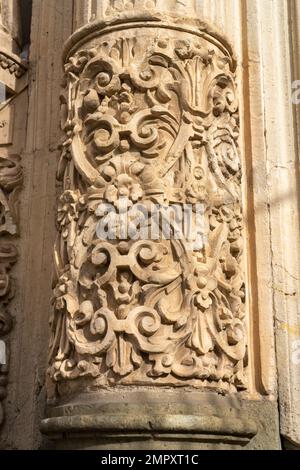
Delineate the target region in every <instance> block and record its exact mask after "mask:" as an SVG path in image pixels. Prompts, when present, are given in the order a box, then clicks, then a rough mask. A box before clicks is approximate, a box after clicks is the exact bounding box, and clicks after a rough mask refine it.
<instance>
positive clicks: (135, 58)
mask: <svg viewBox="0 0 300 470" xmlns="http://www.w3.org/2000/svg"><path fill="white" fill-rule="evenodd" d="M65 72H66V87H65V89H64V92H63V93H62V96H61V107H62V127H63V129H64V131H65V133H66V139H65V140H64V142H63V144H62V155H61V159H60V163H59V168H58V178H59V179H60V180H61V181H63V193H62V195H61V196H60V198H59V203H58V217H57V228H58V237H57V242H56V246H55V267H56V280H55V288H54V296H53V307H54V309H53V316H52V320H51V325H52V339H51V345H50V356H49V361H50V366H49V376H50V378H51V380H50V383H51V384H55V388H56V389H58V390H59V389H60V390H63V384H66V383H70V380H72V379H73V382H72V383H73V384H76V383H78V384H79V383H81V381H83V380H84V381H87V380H88V381H89V383H90V384H91V387H97V386H99V387H101V386H107V385H112V384H122V385H126V384H143V385H168V384H171V385H176V386H177V385H178V386H180V385H186V386H187V385H191V386H194V387H210V388H215V389H218V390H220V391H222V392H224V391H225V392H226V391H227V392H228V391H229V392H236V391H239V390H243V389H245V388H246V387H247V384H246V375H247V374H246V372H245V368H246V366H247V333H246V318H245V284H244V272H243V219H242V203H241V188H240V187H241V164H240V156H239V147H238V136H239V112H238V101H237V91H236V83H235V63H234V60H233V59H232V57H230V55H229V54H225V53H224V51H223V50H221V49H220V48H219V47H217V45H215V43H214V42H213V41H210V40H209V39H208V38H207V37H206V38H204V37H199V36H197V35H194V34H190V33H188V32H183V31H179V30H170V31H168V32H166V30H165V29H163V28H162V29H160V28H156V29H150V28H149V29H147V28H145V29H144V30H143V29H141V30H139V32H138V33H137V32H136V31H135V32H134V34H132V33H131V32H130V31H119V32H118V33H112V34H110V35H107V36H104V37H100V38H98V39H97V41H94V43H93V44H91V45H90V46H86V47H83V48H80V49H79V50H78V51H77V52H75V53H74V54H73V55H72V56H71V57H70V58H69V60H68V61H67V63H66V64H65ZM120 196H122V197H125V198H127V201H128V202H129V205H130V204H134V203H136V202H138V201H141V202H142V203H143V204H144V205H146V206H147V204H150V203H151V202H152V203H155V204H161V205H164V206H171V205H172V204H179V205H180V204H184V203H190V204H195V203H198V202H200V203H203V204H204V206H205V220H206V222H207V226H208V227H209V230H208V234H207V243H206V244H205V245H204V247H203V248H201V249H198V250H194V251H189V250H188V249H187V246H186V243H185V240H176V239H171V240H165V239H164V238H163V237H161V239H159V240H132V239H126V240H124V239H121V238H119V239H116V240H103V239H102V240H101V239H98V238H97V235H96V227H97V223H98V222H99V220H101V218H102V217H103V216H104V215H103V214H102V213H101V212H99V206H101V204H103V203H111V204H114V205H115V207H116V210H117V211H118V210H119V207H118V200H119V197H120ZM75 379H76V380H75ZM84 383H86V382H84Z"/></svg>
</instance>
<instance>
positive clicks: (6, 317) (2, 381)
mask: <svg viewBox="0 0 300 470" xmlns="http://www.w3.org/2000/svg"><path fill="white" fill-rule="evenodd" d="M22 181H23V173H22V168H21V166H20V158H19V156H18V155H11V156H9V157H4V156H0V214H1V220H0V342H1V352H2V354H1V359H2V361H1V362H0V425H1V424H2V421H3V417H4V412H3V408H2V403H1V402H2V400H3V399H4V398H5V396H6V384H7V373H8V344H7V337H8V333H9V332H10V330H11V328H12V317H11V315H10V314H9V312H8V310H7V306H8V304H9V302H10V300H11V299H12V297H13V295H14V288H13V282H12V280H11V276H10V270H11V268H12V266H13V265H14V264H15V262H16V261H17V257H18V254H17V248H16V246H15V245H14V244H13V243H12V242H11V241H10V239H8V241H7V240H6V239H4V237H5V236H7V235H11V236H12V235H16V234H17V233H18V211H17V193H18V191H19V189H20V187H21V186H22ZM6 238H7V237H6Z"/></svg>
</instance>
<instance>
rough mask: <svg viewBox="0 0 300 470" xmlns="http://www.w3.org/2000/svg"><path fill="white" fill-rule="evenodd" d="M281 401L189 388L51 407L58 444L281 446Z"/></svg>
mask: <svg viewBox="0 0 300 470" xmlns="http://www.w3.org/2000/svg"><path fill="white" fill-rule="evenodd" d="M276 416H277V410H276V403H274V402H271V401H269V400H268V401H262V400H261V401H247V400H243V401H242V400H240V399H238V398H236V397H234V396H232V397H223V396H216V395H215V394H210V393H199V392H189V391H186V390H185V391H179V392H173V391H163V392H162V391H161V392H160V393H159V392H158V391H155V390H153V391H152V390H145V391H138V392H136V391H120V390H118V392H113V391H112V392H107V391H105V392H103V393H100V394H99V393H91V394H88V395H86V394H85V395H84V396H82V397H77V398H76V399H75V400H74V401H69V402H68V404H66V405H64V404H62V405H60V406H56V407H51V408H49V409H48V417H47V418H46V419H44V420H43V421H42V426H41V427H42V432H43V433H44V434H45V435H47V436H48V437H49V438H50V442H51V444H50V447H51V448H53V449H99V450H100V449H101V450H105V449H110V450H128V449H134V450H137V449H139V450H150V449H157V450H164V449H181V450H188V449H203V450H205V449H207V450H211V449H280V442H279V439H278V436H279V431H278V422H277V419H276Z"/></svg>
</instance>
